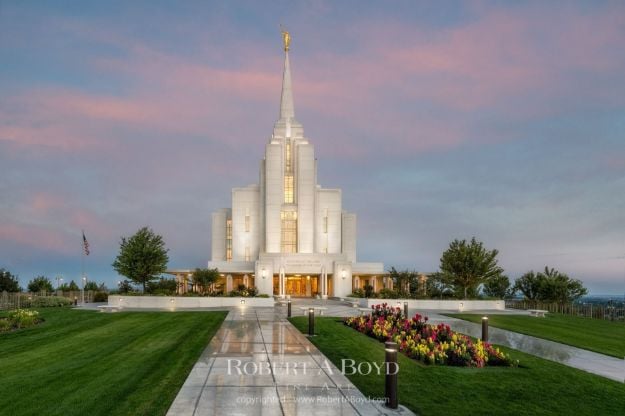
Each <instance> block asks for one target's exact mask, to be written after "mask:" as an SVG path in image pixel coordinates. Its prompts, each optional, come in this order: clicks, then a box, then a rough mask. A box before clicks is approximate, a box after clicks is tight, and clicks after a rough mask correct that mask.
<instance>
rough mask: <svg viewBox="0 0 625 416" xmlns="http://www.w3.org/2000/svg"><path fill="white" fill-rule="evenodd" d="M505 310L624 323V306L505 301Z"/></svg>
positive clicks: (621, 304)
mask: <svg viewBox="0 0 625 416" xmlns="http://www.w3.org/2000/svg"><path fill="white" fill-rule="evenodd" d="M506 309H542V310H545V311H549V312H552V313H561V314H565V315H572V316H580V317H585V318H592V319H606V320H611V321H625V306H624V305H623V303H620V304H617V305H610V304H607V305H605V304H593V303H583V304H581V303H547V302H539V301H527V300H506Z"/></svg>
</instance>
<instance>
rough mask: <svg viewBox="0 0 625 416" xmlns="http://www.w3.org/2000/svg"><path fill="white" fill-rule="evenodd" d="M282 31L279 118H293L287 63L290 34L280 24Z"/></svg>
mask: <svg viewBox="0 0 625 416" xmlns="http://www.w3.org/2000/svg"><path fill="white" fill-rule="evenodd" d="M280 30H281V31H282V40H283V42H284V52H285V54H284V73H283V74H282V97H281V99H280V119H281V120H287V119H294V118H295V108H294V106H293V90H292V87H291V67H290V65H289V53H288V52H289V46H290V44H291V35H290V34H289V32H287V31H286V30H284V28H283V27H282V25H280Z"/></svg>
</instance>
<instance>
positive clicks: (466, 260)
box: [440, 237, 503, 299]
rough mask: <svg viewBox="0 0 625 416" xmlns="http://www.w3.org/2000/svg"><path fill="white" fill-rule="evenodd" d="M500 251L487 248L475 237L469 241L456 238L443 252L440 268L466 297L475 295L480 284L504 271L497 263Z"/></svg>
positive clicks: (457, 290)
mask: <svg viewBox="0 0 625 416" xmlns="http://www.w3.org/2000/svg"><path fill="white" fill-rule="evenodd" d="M498 253H499V252H498V251H497V250H491V251H489V250H486V249H485V248H484V244H483V243H482V242H481V241H480V242H478V241H476V240H475V237H473V238H472V239H471V241H470V242H469V243H467V241H466V240H457V239H456V240H454V241H452V242H451V244H449V248H448V249H447V250H446V251H445V252H444V253H443V256H442V257H441V264H440V269H441V272H442V273H443V274H445V275H446V276H447V277H448V278H449V279H450V281H451V282H452V283H453V285H454V288H455V289H456V292H458V293H462V295H463V297H464V299H466V298H467V297H468V296H469V295H471V296H472V297H475V296H477V289H478V287H479V285H480V284H483V283H486V282H487V281H488V280H490V279H492V278H494V277H498V276H500V275H501V274H502V273H503V269H502V268H501V267H499V266H498V265H497V254H498Z"/></svg>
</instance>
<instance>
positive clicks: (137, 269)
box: [113, 227, 169, 292]
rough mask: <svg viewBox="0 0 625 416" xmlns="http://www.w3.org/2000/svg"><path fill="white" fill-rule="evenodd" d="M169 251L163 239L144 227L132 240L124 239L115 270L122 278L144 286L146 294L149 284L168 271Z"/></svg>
mask: <svg viewBox="0 0 625 416" xmlns="http://www.w3.org/2000/svg"><path fill="white" fill-rule="evenodd" d="M167 251H168V250H167V249H166V248H165V242H164V241H163V237H161V236H160V235H157V234H154V232H153V231H152V230H151V229H150V228H148V227H143V228H141V229H140V230H139V231H137V232H136V233H135V234H134V235H133V236H132V237H130V238H126V237H122V240H121V243H120V248H119V254H118V255H117V258H116V259H115V261H114V262H113V268H114V269H115V271H117V273H119V274H121V275H122V276H126V277H128V278H129V279H130V280H132V281H133V282H134V283H137V284H140V285H142V286H143V291H144V292H145V291H146V285H147V283H148V282H150V281H152V280H155V279H157V278H158V276H159V275H160V274H161V273H163V272H164V271H165V270H167V262H168V261H169V256H168V255H167Z"/></svg>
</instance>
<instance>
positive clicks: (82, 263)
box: [80, 230, 86, 306]
mask: <svg viewBox="0 0 625 416" xmlns="http://www.w3.org/2000/svg"><path fill="white" fill-rule="evenodd" d="M81 231H82V247H81V248H82V250H80V251H81V252H82V254H81V255H80V281H81V283H82V290H81V294H80V295H81V296H80V297H81V302H82V306H85V255H86V252H85V230H81Z"/></svg>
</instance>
